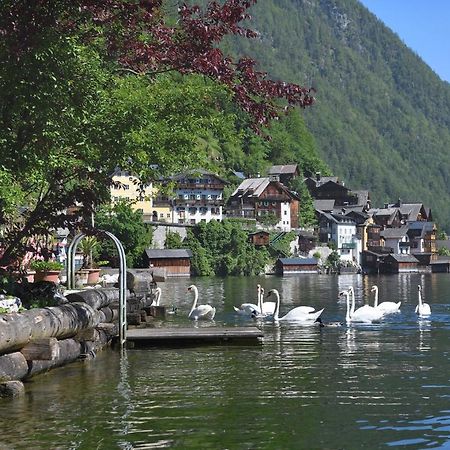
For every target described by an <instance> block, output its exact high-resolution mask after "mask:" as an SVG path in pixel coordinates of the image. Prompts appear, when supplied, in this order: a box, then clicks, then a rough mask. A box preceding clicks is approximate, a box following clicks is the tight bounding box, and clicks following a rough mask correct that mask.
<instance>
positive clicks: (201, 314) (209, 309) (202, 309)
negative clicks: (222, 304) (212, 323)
mask: <svg viewBox="0 0 450 450" xmlns="http://www.w3.org/2000/svg"><path fill="white" fill-rule="evenodd" d="M187 290H188V291H194V302H193V303H192V308H191V311H190V312H189V316H188V317H189V319H192V320H212V319H214V316H215V315H216V308H214V306H211V305H198V306H197V301H198V289H197V286H195V284H191V285H190V286H189V287H188V289H187Z"/></svg>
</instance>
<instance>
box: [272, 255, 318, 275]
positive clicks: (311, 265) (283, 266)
mask: <svg viewBox="0 0 450 450" xmlns="http://www.w3.org/2000/svg"><path fill="white" fill-rule="evenodd" d="M317 264H318V261H317V259H316V258H278V259H277V262H276V265H275V267H276V272H277V273H278V274H279V275H289V274H297V273H317Z"/></svg>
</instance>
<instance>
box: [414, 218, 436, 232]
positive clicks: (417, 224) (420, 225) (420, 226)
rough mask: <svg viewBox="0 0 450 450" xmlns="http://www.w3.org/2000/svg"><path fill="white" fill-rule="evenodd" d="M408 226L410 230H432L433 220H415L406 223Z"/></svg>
mask: <svg viewBox="0 0 450 450" xmlns="http://www.w3.org/2000/svg"><path fill="white" fill-rule="evenodd" d="M408 228H409V229H410V230H425V231H433V228H434V222H425V221H424V220H417V221H414V222H409V223H408Z"/></svg>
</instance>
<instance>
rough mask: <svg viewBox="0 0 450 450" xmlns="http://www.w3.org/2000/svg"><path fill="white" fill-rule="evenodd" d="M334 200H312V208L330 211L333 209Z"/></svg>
mask: <svg viewBox="0 0 450 450" xmlns="http://www.w3.org/2000/svg"><path fill="white" fill-rule="evenodd" d="M334 203H335V200H314V209H318V210H319V211H324V212H331V211H333V209H334Z"/></svg>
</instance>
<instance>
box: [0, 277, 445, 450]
mask: <svg viewBox="0 0 450 450" xmlns="http://www.w3.org/2000/svg"><path fill="white" fill-rule="evenodd" d="M436 275H438V274H430V275H418V274H406V275H401V276H381V275H380V276H368V277H362V276H361V275H345V276H326V275H320V276H308V275H306V276H298V277H290V278H289V277H285V278H278V277H254V278H227V279H217V278H213V279H198V280H195V284H196V285H197V286H198V289H199V296H200V298H199V300H200V299H201V301H202V303H203V302H205V303H207V302H209V303H212V304H213V305H214V306H215V307H216V308H217V314H216V318H215V322H214V323H200V322H199V323H197V324H195V323H192V321H190V320H189V319H188V318H187V313H188V312H189V309H190V306H191V300H192V299H191V297H189V296H188V295H187V293H186V288H187V286H188V285H189V284H191V282H192V280H170V281H168V282H167V283H161V287H162V290H163V295H162V298H161V301H162V304H164V305H169V307H170V306H171V305H175V306H176V307H177V308H178V311H179V312H178V314H176V315H172V316H168V317H167V319H166V321H160V322H159V321H155V323H154V326H167V325H169V326H189V327H194V326H212V325H213V326H222V325H227V326H235V325H237V326H246V325H250V326H258V327H260V328H261V329H262V330H263V333H264V339H263V343H262V345H260V346H249V347H247V346H228V345H217V346H204V347H194V348H189V347H187V348H182V349H176V348H175V349H174V348H171V349H167V348H166V349H162V348H161V349H158V348H153V349H151V350H127V351H126V352H125V354H124V356H123V357H121V355H120V353H118V352H113V351H105V352H101V353H99V355H98V357H97V359H96V360H94V361H91V362H84V363H76V364H73V365H70V366H67V367H65V368H61V369H59V370H56V371H53V372H52V373H50V374H48V375H44V376H41V377H37V378H36V379H35V380H32V381H31V382H30V383H28V384H27V395H26V396H25V397H23V398H20V399H16V400H14V401H1V402H0V425H1V426H2V436H1V437H0V448H3V447H4V448H8V449H9V448H17V449H21V448H24V449H25V448H33V449H48V448H61V449H65V448H74V449H75V448H89V449H90V448H94V449H97V448H98V449H105V450H106V449H111V448H167V447H170V448H180V449H203V448H205V449H211V448H233V449H249V448H258V449H279V448H283V449H310V448H363V447H364V448H370V449H377V448H382V447H384V448H385V447H386V446H390V447H398V448H402V447H407V448H414V449H416V448H425V447H426V448H438V447H440V448H446V446H447V448H448V447H449V446H450V431H449V430H450V411H449V408H448V402H449V399H450V377H449V375H448V374H449V373H450V351H449V350H448V342H449V337H450V336H449V333H450V308H449V304H448V303H449V301H450V295H449V292H450V277H449V276H448V275H446V274H442V275H443V276H436ZM258 283H260V284H261V285H262V286H263V287H264V288H265V289H266V291H268V290H270V289H272V288H276V289H278V290H279V291H280V292H281V294H282V296H283V297H282V298H283V303H282V306H281V314H282V315H283V314H284V313H285V312H286V311H287V310H289V309H291V308H293V307H295V306H298V305H299V304H302V305H311V306H315V307H316V308H319V307H320V308H322V307H324V308H325V311H324V313H323V315H322V318H323V320H324V322H325V323H326V324H329V323H331V322H337V321H343V320H344V318H345V308H346V306H345V302H344V303H342V302H340V301H338V292H339V291H340V290H343V289H347V288H348V287H349V286H350V285H351V286H353V287H354V288H355V294H356V297H357V301H358V303H359V304H362V303H365V302H367V301H370V302H372V301H373V300H372V299H371V298H370V288H371V286H372V285H374V284H376V285H377V286H378V287H379V293H380V300H383V301H402V307H401V312H400V313H398V314H395V315H390V316H388V317H386V318H384V319H383V320H382V321H381V323H379V324H373V325H361V324H352V325H350V326H347V325H345V324H344V325H342V326H339V327H333V326H325V327H323V328H320V327H317V326H307V327H305V326H298V325H295V324H290V323H279V324H273V323H271V322H253V321H251V320H248V319H243V318H242V317H237V316H236V315H235V314H234V313H233V308H232V306H233V305H236V304H240V303H242V302H244V301H254V300H255V298H256V297H255V295H256V294H255V292H256V284H258ZM418 284H421V286H422V287H423V291H424V298H426V299H427V302H428V303H430V304H431V305H432V309H433V314H432V316H430V317H429V318H418V317H417V315H416V314H415V313H414V309H415V307H416V305H417V285H418ZM11 423H13V424H14V426H11Z"/></svg>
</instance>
